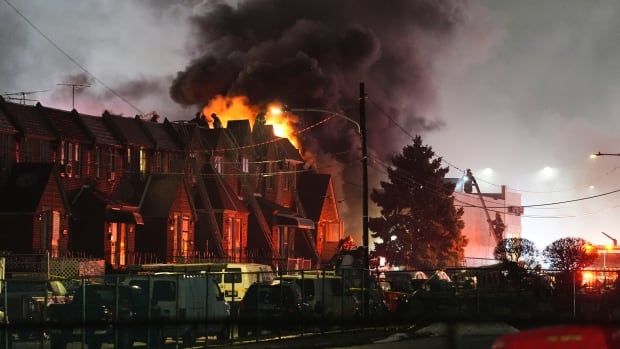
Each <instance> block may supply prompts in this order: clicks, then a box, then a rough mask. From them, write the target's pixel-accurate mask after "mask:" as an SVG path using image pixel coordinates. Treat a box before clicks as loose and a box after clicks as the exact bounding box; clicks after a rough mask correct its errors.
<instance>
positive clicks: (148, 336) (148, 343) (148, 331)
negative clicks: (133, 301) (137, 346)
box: [146, 275, 153, 348]
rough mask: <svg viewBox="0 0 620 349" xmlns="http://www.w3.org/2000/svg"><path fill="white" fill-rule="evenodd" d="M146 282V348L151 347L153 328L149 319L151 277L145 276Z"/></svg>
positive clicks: (151, 320)
mask: <svg viewBox="0 0 620 349" xmlns="http://www.w3.org/2000/svg"><path fill="white" fill-rule="evenodd" d="M146 280H147V282H146V283H147V285H148V286H147V289H146V323H147V325H146V346H147V347H149V348H150V347H151V339H152V338H151V337H152V332H151V329H152V327H153V319H151V308H152V304H151V292H152V288H153V286H152V283H151V275H149V276H147V278H146Z"/></svg>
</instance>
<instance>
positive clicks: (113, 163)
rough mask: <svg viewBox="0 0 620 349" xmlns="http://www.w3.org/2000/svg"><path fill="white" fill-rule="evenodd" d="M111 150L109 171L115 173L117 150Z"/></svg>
mask: <svg viewBox="0 0 620 349" xmlns="http://www.w3.org/2000/svg"><path fill="white" fill-rule="evenodd" d="M109 149H110V156H109V157H108V160H109V162H108V170H110V171H114V170H116V149H115V148H109Z"/></svg>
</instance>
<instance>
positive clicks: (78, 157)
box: [72, 144, 82, 177]
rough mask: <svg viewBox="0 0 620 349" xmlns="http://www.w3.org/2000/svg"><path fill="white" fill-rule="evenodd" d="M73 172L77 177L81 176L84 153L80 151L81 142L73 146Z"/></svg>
mask: <svg viewBox="0 0 620 349" xmlns="http://www.w3.org/2000/svg"><path fill="white" fill-rule="evenodd" d="M73 150H74V152H73V158H72V161H73V174H74V176H75V177H79V176H80V174H81V173H82V166H81V164H82V153H81V152H80V145H79V144H75V145H74V146H73Z"/></svg>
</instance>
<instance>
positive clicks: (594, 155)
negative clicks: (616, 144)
mask: <svg viewBox="0 0 620 349" xmlns="http://www.w3.org/2000/svg"><path fill="white" fill-rule="evenodd" d="M599 156H620V153H601V152H600V151H599V152H598V153H596V154H590V159H596V158H597V157H599Z"/></svg>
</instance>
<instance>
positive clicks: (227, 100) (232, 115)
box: [202, 95, 259, 127]
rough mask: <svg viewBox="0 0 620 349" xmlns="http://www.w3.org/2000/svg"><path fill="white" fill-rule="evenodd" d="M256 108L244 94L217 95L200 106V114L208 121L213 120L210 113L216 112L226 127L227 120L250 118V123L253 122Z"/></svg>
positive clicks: (256, 111)
mask: <svg viewBox="0 0 620 349" xmlns="http://www.w3.org/2000/svg"><path fill="white" fill-rule="evenodd" d="M258 110H259V109H258V108H257V107H254V106H252V105H250V102H249V100H248V98H247V97H245V96H238V97H224V96H222V95H217V96H215V97H213V99H211V100H210V101H209V103H208V104H207V105H206V106H205V107H204V108H202V114H203V115H204V117H205V118H206V119H207V121H209V122H210V123H211V122H213V119H211V114H216V115H217V117H218V118H219V119H220V120H221V121H222V123H223V124H224V127H226V123H227V122H228V120H243V119H250V123H251V124H254V116H255V115H256V113H258Z"/></svg>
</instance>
